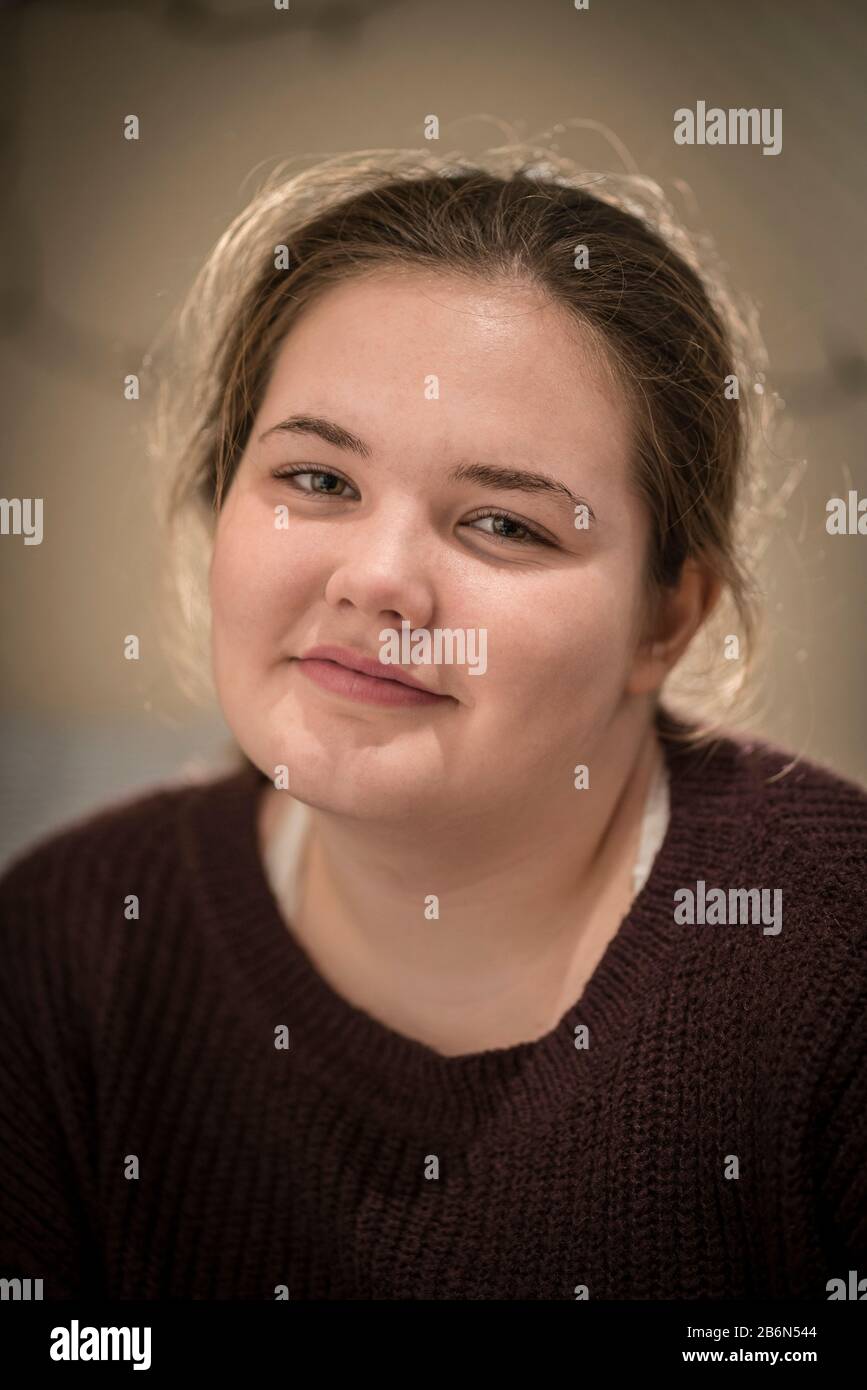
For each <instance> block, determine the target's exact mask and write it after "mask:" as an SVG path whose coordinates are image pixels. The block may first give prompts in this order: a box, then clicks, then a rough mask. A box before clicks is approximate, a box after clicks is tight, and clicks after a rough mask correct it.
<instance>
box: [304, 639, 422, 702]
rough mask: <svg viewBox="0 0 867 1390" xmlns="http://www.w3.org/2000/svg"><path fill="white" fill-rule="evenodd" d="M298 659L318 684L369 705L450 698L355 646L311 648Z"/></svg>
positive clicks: (328, 645)
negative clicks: (367, 654)
mask: <svg viewBox="0 0 867 1390" xmlns="http://www.w3.org/2000/svg"><path fill="white" fill-rule="evenodd" d="M294 659H295V660H296V661H297V662H298V664H299V668H300V670H301V671H302V672H303V674H304V675H305V676H307V677H308V678H309V679H310V680H313V681H315V682H316V684H317V685H320V686H323V687H324V688H325V689H327V690H333V691H335V692H336V693H337V694H340V695H346V696H348V697H349V698H350V699H353V700H361V701H363V702H364V703H367V704H377V705H419V704H424V705H429V704H433V703H434V702H437V703H440V702H441V701H443V700H447V699H449V696H447V695H438V694H437V693H436V692H435V691H433V690H428V689H427V687H426V686H424V685H422V683H421V682H420V681H417V680H415V679H414V678H413V677H412V676H409V675H407V674H406V672H405V671H402V670H401V669H400V667H397V666H391V665H387V664H386V663H384V662H381V661H377V659H376V658H375V657H369V656H365V655H364V653H363V652H356V651H353V650H352V648H351V647H339V646H333V645H330V644H325V645H320V646H315V647H310V649H309V650H308V651H306V652H304V654H303V655H302V656H300V657H296V658H294Z"/></svg>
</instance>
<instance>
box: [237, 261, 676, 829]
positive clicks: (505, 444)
mask: <svg viewBox="0 0 867 1390" xmlns="http://www.w3.org/2000/svg"><path fill="white" fill-rule="evenodd" d="M599 368H600V364H599V361H598V357H597V356H596V355H595V354H594V350H593V347H592V345H591V343H590V340H589V339H588V338H585V337H583V336H582V333H581V330H580V329H579V328H577V327H576V325H575V323H574V321H573V320H572V319H571V318H570V317H569V316H567V314H566V312H565V311H564V310H562V309H561V308H559V307H558V306H554V305H552V304H550V303H549V302H547V301H546V300H545V299H544V298H543V297H542V296H541V295H540V294H539V292H538V291H537V290H535V289H534V288H532V287H529V286H527V287H515V286H508V287H506V288H492V287H489V286H485V285H482V284H473V283H470V282H468V281H465V280H462V279H459V278H452V277H451V276H445V275H437V274H428V273H426V272H423V271H414V270H413V271H408V272H402V271H401V272H397V271H386V272H381V273H377V274H376V275H373V276H370V277H369V278H364V279H354V280H351V281H348V282H344V283H343V284H341V285H340V286H338V287H336V288H330V289H329V290H327V291H326V292H324V293H323V294H322V295H321V296H320V297H319V298H317V299H316V300H315V301H314V302H313V303H312V304H311V305H309V306H308V307H307V309H306V310H305V312H304V313H303V315H302V316H301V318H300V319H299V320H296V322H295V324H294V325H293V327H292V329H291V330H290V332H289V334H288V336H287V337H286V339H285V340H284V342H283V344H282V347H281V350H280V352H279V355H278V357H277V358H276V360H275V365H274V369H273V372H272V375H271V377H270V380H269V384H268V387H267V391H266V394H265V397H264V399H263V401H262V405H261V408H260V410H259V413H258V417H257V419H256V421H255V425H254V428H253V429H252V431H251V434H250V438H249V441H248V444H247V448H246V450H245V452H244V454H243V457H242V459H241V461H240V463H239V466H238V469H237V472H236V474H235V476H234V478H233V480H232V483H231V486H230V488H229V491H228V493H227V494H226V495H225V497H224V501H223V506H222V509H221V512H220V514H219V518H218V523H217V527H216V534H215V541H214V547H213V553H212V562H211V570H210V592H211V607H212V655H213V671H214V677H215V682H216V688H217V693H218V697H219V700H220V703H221V706H222V709H223V713H224V715H225V718H226V720H227V723H228V724H229V727H230V728H231V730H232V732H233V734H234V735H235V737H236V739H237V741H238V743H239V744H240V746H241V747H242V748H243V749H244V751H245V753H246V754H247V755H248V757H249V758H250V759H251V760H252V761H253V762H254V763H255V764H256V765H257V766H258V767H260V768H261V769H262V770H263V771H265V772H266V773H267V774H268V776H269V777H271V778H272V779H273V778H274V776H275V769H277V768H279V767H281V766H285V767H287V768H288V774H289V790H290V793H292V794H293V795H295V796H297V797H300V798H301V799H302V800H304V801H306V802H308V803H309V804H311V805H314V806H317V807H320V808H322V809H325V810H330V811H334V812H337V813H342V814H347V815H351V816H356V817H371V818H380V819H389V818H395V819H397V818H400V819H405V818H406V817H408V816H413V815H417V814H426V813H429V812H437V811H439V812H450V813H452V814H454V813H455V811H456V810H459V812H460V814H461V816H464V815H466V816H469V815H478V814H485V812H486V811H487V812H494V811H497V810H499V811H500V813H502V808H503V806H504V805H512V806H514V805H519V804H520V805H523V806H525V807H526V806H527V805H528V803H531V802H532V800H533V799H534V798H544V797H546V795H549V794H552V793H553V794H555V795H562V794H563V789H565V794H566V796H571V795H574V792H573V790H572V775H573V773H572V770H573V768H574V766H575V764H576V763H578V762H588V763H589V762H590V761H591V759H592V756H593V754H594V752H598V751H599V750H600V749H602V748H604V745H605V738H606V734H607V733H608V732H609V731H610V730H611V726H612V721H613V719H614V716H615V714H616V713H617V712H618V710H619V709H620V708H621V706H622V705H623V702H624V701H625V700H628V699H629V698H630V696H631V695H632V694H634V692H635V690H636V689H637V686H638V685H639V684H640V679H641V669H642V668H641V657H640V653H639V646H638V638H639V636H640V614H641V612H642V611H643V603H644V600H645V598H646V592H645V583H644V572H645V556H646V552H647V545H648V521H647V517H646V514H645V512H644V509H643V507H642V505H641V502H640V500H639V499H638V497H637V496H636V495H635V494H634V492H633V490H632V488H631V486H630V419H629V415H628V412H627V408H626V405H625V402H624V401H623V400H622V399H621V398H620V397H619V394H618V392H617V390H616V388H615V387H614V385H613V384H611V383H610V382H608V381H607V380H606V377H605V375H604V373H603V372H601V371H600V370H599ZM290 417H301V418H300V421H299V422H296V426H295V427H294V428H291V429H290V428H276V427H278V426H280V425H281V423H282V422H285V421H287V420H289V418H290ZM312 421H319V422H320V424H319V426H317V427H316V428H314V427H313V425H312V424H311V422H312ZM322 422H328V425H327V426H326V425H323V424H322ZM340 431H343V432H344V434H343V435H341V433H340ZM324 436H329V437H324ZM346 436H351V437H352V439H351V440H350V439H349V438H347V437H346ZM289 470H294V471H293V472H292V473H291V474H290V472H289ZM281 475H282V476H281ZM546 483H547V484H550V486H548V485H546ZM576 521H577V523H578V524H577V525H576ZM419 629H426V630H427V632H428V634H429V650H428V651H427V652H426V651H425V649H424V646H423V643H424V640H425V639H424V637H423V636H421V637H419V636H418V630H419ZM445 630H448V631H449V632H451V633H452V634H456V633H460V632H463V634H464V637H463V639H461V638H460V637H459V636H455V637H452V638H451V639H448V638H445V637H442V638H441V639H440V641H439V643H438V641H437V636H436V635H437V632H438V631H439V632H440V633H444V632H445ZM388 632H394V633H395V634H396V637H395V645H394V646H393V647H392V648H391V652H390V654H391V656H392V657H395V656H396V657H397V664H390V665H385V666H384V667H383V670H384V672H385V673H386V674H391V673H393V672H394V671H395V670H396V669H400V670H401V671H402V672H404V673H405V674H406V675H408V676H409V677H410V678H411V679H413V680H414V681H415V682H416V684H418V685H421V686H423V687H424V688H425V691H426V692H428V693H429V694H430V693H433V695H435V696H437V697H438V698H427V699H425V698H424V697H423V696H422V697H421V698H420V699H418V700H416V699H414V698H413V696H412V693H411V691H410V692H408V687H407V686H406V685H403V686H401V685H400V684H398V685H395V683H394V682H393V681H388V682H383V681H382V680H377V679H374V680H373V681H371V682H370V683H368V682H366V681H365V680H364V678H363V677H361V678H358V677H356V678H353V677H352V676H351V675H349V674H348V672H347V670H346V668H344V667H342V666H341V665H339V664H335V663H334V662H333V661H331V660H326V661H315V660H314V659H312V658H309V659H306V660H305V654H306V653H308V652H310V651H311V649H312V648H314V647H318V646H323V645H328V646H331V647H334V646H336V647H340V648H343V649H349V651H350V652H355V653H360V654H363V655H365V656H367V657H368V658H372V659H373V660H374V661H380V660H387V654H388V648H387V646H386V645H385V644H386V643H387V641H388V638H387V633H388ZM404 632H405V633H406V639H405V640H406V641H407V642H409V643H410V645H409V646H405V647H404V648H403V649H402V650H401V648H400V646H399V642H398V639H399V637H400V635H401V633H404ZM383 634H386V635H385V636H383ZM461 641H463V643H464V645H463V647H462V646H461ZM413 651H415V653H416V655H417V656H421V657H422V658H423V659H422V660H421V661H420V662H414V661H413V660H412V659H411V653H412V652H413ZM482 653H484V660H483V659H482ZM426 657H427V658H430V659H429V660H427V659H425V658H426ZM393 697H394V698H393ZM395 701H397V702H395Z"/></svg>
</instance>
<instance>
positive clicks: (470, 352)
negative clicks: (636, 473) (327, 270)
mask: <svg viewBox="0 0 867 1390" xmlns="http://www.w3.org/2000/svg"><path fill="white" fill-rule="evenodd" d="M575 273H576V274H580V273H581V272H580V271H576V272H575ZM434 401H435V402H436V406H435V415H434V413H433V411H432V402H434ZM290 409H291V410H295V409H303V410H305V411H308V412H310V413H313V412H316V413H322V414H329V415H331V416H333V418H336V419H338V420H339V421H340V423H343V424H345V425H346V426H347V427H348V428H350V429H353V430H355V431H356V432H358V433H359V434H361V435H362V436H364V437H365V438H368V435H369V433H370V432H371V431H372V430H374V431H375V430H382V431H384V432H385V435H387V436H388V437H389V438H393V437H395V436H396V435H397V434H399V433H400V432H401V431H402V430H404V429H405V430H408V431H410V432H413V431H415V430H416V429H418V428H422V429H424V430H425V432H426V433H427V432H430V431H432V430H434V431H435V432H436V435H437V438H438V439H445V438H446V437H451V436H454V437H455V439H456V441H457V440H460V442H463V441H464V439H465V436H466V432H467V431H468V430H469V429H472V430H473V432H474V435H475V439H476V441H477V443H479V442H484V443H485V444H486V445H490V446H492V447H498V446H500V445H502V446H503V447H504V448H506V449H511V450H514V449H518V448H520V449H522V450H524V451H526V450H527V449H529V448H531V447H532V448H533V449H534V451H535V452H536V453H537V454H538V451H539V450H540V449H543V450H544V451H545V452H546V453H547V454H549V455H550V456H552V458H553V457H556V456H562V455H563V453H564V452H565V451H568V452H569V453H570V454H575V453H576V452H577V454H578V455H579V456H581V455H583V456H584V461H585V464H586V466H587V467H588V468H590V467H593V466H594V465H595V467H596V468H601V469H610V468H612V467H617V466H618V465H620V466H622V465H623V463H624V461H625V459H626V457H627V456H628V453H629V450H630V442H631V430H632V419H631V411H630V409H629V405H628V402H627V399H626V396H625V393H624V391H623V389H622V387H621V386H620V385H619V383H618V381H617V379H616V377H615V374H614V371H613V368H612V365H611V360H610V358H609V357H608V355H607V354H606V352H605V350H604V348H603V347H602V345H601V341H600V339H599V338H598V337H597V335H595V334H593V333H591V332H590V331H589V330H588V329H587V328H586V327H585V326H584V325H582V324H581V323H580V322H579V321H578V320H577V319H576V318H575V317H574V315H572V314H571V313H570V312H569V311H568V310H567V309H566V308H565V307H564V306H561V305H559V304H555V303H553V302H552V301H551V299H550V298H549V297H547V296H546V295H545V294H544V293H543V292H542V291H541V290H540V289H539V288H538V287H536V286H534V285H531V284H529V283H526V282H505V281H504V282H502V283H497V284H489V283H486V282H483V281H480V280H476V279H471V278H469V277H463V276H457V275H452V274H445V273H439V272H427V271H424V270H421V269H416V268H400V269H390V268H389V269H385V270H383V269H380V268H378V269H377V270H376V271H375V272H372V273H371V272H367V273H365V274H363V275H358V276H353V277H352V278H351V279H348V280H346V281H343V282H342V283H340V284H338V285H333V286H329V287H328V288H327V289H325V290H323V291H321V292H319V293H318V294H317V295H316V297H315V298H314V299H313V300H312V301H311V302H310V303H309V304H307V305H306V306H305V308H304V309H303V310H302V311H301V313H300V315H299V316H298V318H296V320H295V321H294V323H293V324H292V326H291V328H290V329H289V331H288V333H287V335H286V337H285V339H284V340H283V342H282V344H281V346H280V349H279V351H278V353H277V355H276V358H275V361H274V365H273V368H272V372H271V376H270V379H269V383H268V388H267V391H266V395H265V399H264V401H263V403H262V407H261V409H260V412H259V421H260V424H261V425H262V427H263V428H267V427H268V426H269V425H270V424H272V423H275V422H276V421H277V420H278V419H279V418H281V415H283V414H286V413H288V412H289V410H290ZM338 412H339V413H338ZM365 423H366V424H367V425H368V434H365V428H364V426H365ZM371 442H372V443H374V444H375V443H376V440H375V439H372V440H371Z"/></svg>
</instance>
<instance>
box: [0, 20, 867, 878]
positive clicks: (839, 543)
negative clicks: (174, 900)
mask: <svg viewBox="0 0 867 1390" xmlns="http://www.w3.org/2000/svg"><path fill="white" fill-rule="evenodd" d="M0 24H2V58H0V62H2V82H0V101H2V107H3V113H2V127H0V139H2V145H0V158H2V161H3V180H2V190H3V197H4V204H5V206H4V216H3V219H2V228H0V235H2V242H3V252H4V254H3V258H2V283H0V335H2V336H0V353H2V383H3V392H4V395H5V403H4V409H3V421H4V427H5V428H4V439H3V454H2V457H3V472H2V481H0V495H2V496H3V497H5V498H15V497H19V498H21V497H33V498H35V497H41V498H43V499H44V537H43V541H42V544H40V545H30V546H25V545H24V543H23V538H22V537H21V536H20V535H11V534H7V535H0V621H2V693H0V720H2V731H0V732H2V747H3V754H4V757H3V777H2V789H0V862H2V861H5V860H7V859H8V858H9V857H10V856H11V855H12V854H13V853H14V852H15V851H16V849H18V848H19V847H21V846H24V845H26V844H28V843H29V842H30V841H31V840H33V839H35V838H36V837H38V836H41V835H42V834H44V833H47V832H48V831H50V830H53V829H54V828H55V827H58V826H60V825H61V824H63V823H64V822H65V821H68V820H70V819H72V818H73V817H76V816H78V815H80V814H84V813H85V812H87V811H89V810H90V809H92V808H95V807H98V806H100V805H102V804H104V803H105V802H107V801H109V800H113V799H116V798H117V799H119V798H122V797H126V796H127V795H131V794H133V793H135V792H136V791H137V790H138V789H140V788H145V787H149V786H152V785H153V784H155V783H157V782H162V781H172V780H174V779H175V778H177V777H181V776H188V775H196V774H204V773H206V772H207V770H208V769H210V768H213V767H216V766H218V765H219V764H220V763H221V762H222V761H223V760H224V757H225V750H226V744H227V739H228V731H227V729H226V727H225V725H224V724H223V721H222V719H221V718H220V716H219V712H218V711H217V710H216V709H200V708H195V707H193V705H192V704H191V703H190V702H189V701H188V700H187V699H186V698H185V697H184V696H183V694H182V693H181V692H180V691H179V690H178V689H177V688H176V687H175V685H174V683H173V680H172V676H171V673H170V670H169V668H168V666H167V664H166V662H165V660H164V658H163V656H162V654H161V652H160V647H159V623H160V614H159V596H158V574H157V562H158V556H159V550H158V543H157V535H156V525H155V518H154V508H153V501H152V496H151V486H150V475H149V472H148V468H147V466H146V460H145V435H144V424H143V422H144V419H145V413H146V412H147V411H148V409H149V407H150V402H149V401H148V400H147V399H146V398H145V393H143V395H142V399H140V400H138V401H128V400H125V398H124V389H123V386H124V377H125V376H126V375H127V374H128V373H130V372H140V371H141V370H142V359H143V357H145V356H146V354H147V353H148V351H149V348H150V345H151V344H152V343H153V342H154V340H155V339H156V338H157V337H158V335H159V333H160V331H161V329H162V326H163V325H164V324H165V322H166V319H167V317H168V315H169V314H170V313H172V312H173V311H174V310H175V309H176V307H177V305H178V303H179V302H180V301H181V299H182V298H183V296H184V294H185V293H186V291H187V289H188V288H189V285H190V283H191V281H192V279H193V277H194V275H195V273H196V271H197V269H198V267H199V265H200V264H201V262H202V260H203V259H204V257H205V256H206V254H207V252H208V251H209V249H210V248H211V246H212V245H213V243H214V241H215V240H216V239H217V237H218V236H219V235H220V233H221V232H222V231H223V229H224V228H225V226H226V225H227V223H228V222H229V221H230V219H231V218H232V217H234V216H235V214H236V213H237V212H238V211H240V209H241V208H242V207H243V206H244V204H245V203H246V202H247V201H248V199H249V197H250V196H251V195H252V193H253V191H254V188H255V183H256V173H257V169H258V170H260V171H264V170H265V169H266V168H270V166H271V165H272V164H273V163H275V162H277V161H279V160H281V159H285V158H287V157H290V156H296V155H299V154H304V155H309V156H310V157H311V158H315V157H316V156H317V154H321V155H327V154H331V153H337V152H341V151H345V150H352V149H357V148H372V147H385V146H388V147H393V146H399V147H402V148H408V147H415V148H428V149H429V148H430V146H429V145H427V142H426V141H425V140H424V134H423V129H424V120H425V117H426V116H428V115H430V114H431V113H433V114H435V115H437V116H438V118H439V121H440V143H439V148H440V149H442V150H443V151H445V150H460V151H463V152H465V153H467V154H469V155H473V154H481V153H483V151H484V150H485V149H486V148H488V147H489V146H492V145H499V144H504V143H508V141H509V140H510V139H526V140H534V139H537V138H542V137H549V136H550V132H551V131H552V130H553V129H554V128H555V127H556V126H558V124H559V125H562V126H563V127H564V129H563V130H562V131H560V132H559V133H557V134H556V141H557V146H558V148H559V150H560V151H561V152H562V153H563V154H565V155H568V156H569V157H571V158H575V159H578V160H579V161H580V162H582V164H584V165H586V167H588V168H589V169H595V170H604V169H609V170H614V171H617V172H623V171H624V170H628V169H630V168H634V169H637V170H638V171H639V172H641V173H642V174H645V175H647V176H648V177H649V178H651V179H653V180H656V181H657V182H659V183H660V184H661V185H662V186H663V188H664V190H665V191H666V192H667V193H668V194H669V196H671V197H672V199H673V201H674V202H675V206H676V207H677V208H678V210H679V211H680V212H681V214H682V215H684V218H685V220H687V221H688V225H689V226H690V228H691V229H692V230H696V229H698V230H702V229H704V230H707V231H709V232H710V233H711V234H712V236H713V237H714V240H715V242H716V246H717V249H718V251H719V252H720V254H721V256H722V258H723V260H724V261H725V262H726V264H727V266H728V272H729V275H730V278H731V280H732V282H733V283H734V284H735V286H736V287H738V288H739V289H741V290H742V291H744V292H745V293H746V294H747V295H749V296H750V297H751V298H752V299H753V300H754V301H755V302H756V303H757V305H758V308H759V311H760V327H761V330H762V333H763V336H764V339H765V343H766V346H767V348H768V352H769V359H770V360H769V368H768V373H767V381H766V383H765V385H766V388H767V389H769V390H771V389H773V390H776V391H778V392H779V394H780V395H781V396H782V398H783V399H784V400H785V405H786V408H785V411H784V412H783V414H784V417H785V419H786V421H787V426H786V428H787V435H786V439H785V467H784V470H783V474H782V475H781V476H785V477H786V478H787V479H788V482H787V485H786V488H785V494H786V496H785V498H784V499H783V500H784V506H783V505H782V504H781V522H780V525H779V527H778V528H777V531H776V532H775V534H774V535H773V537H772V538H771V539H770V543H769V547H768V551H767V555H766V571H767V579H768V602H769V614H770V621H769V628H768V634H767V671H768V674H767V680H766V698H765V701H764V709H763V712H762V714H761V717H760V719H759V720H758V721H757V723H756V724H755V726H754V727H755V729H756V732H757V733H758V734H760V735H763V736H766V737H769V738H771V739H772V740H773V741H775V742H777V743H782V744H784V745H787V746H789V747H791V748H792V749H793V750H794V751H797V752H798V753H801V754H803V755H804V756H807V757H811V758H813V759H815V760H818V761H820V762H823V763H825V764H826V765H828V766H831V767H834V768H836V769H837V770H838V771H840V772H841V773H843V774H844V775H845V776H847V777H849V778H851V779H853V780H856V781H860V782H867V740H865V737H864V720H865V710H867V700H865V643H864V637H863V627H864V604H863V595H864V592H865V578H867V538H865V537H863V536H858V535H841V536H831V535H829V534H828V533H827V531H826V529H825V521H826V504H827V502H828V500H829V499H830V498H831V497H834V496H840V497H843V498H846V496H847V493H848V491H849V490H850V489H856V490H857V491H858V495H859V497H863V496H864V495H865V494H867V479H865V468H864V439H865V435H867V365H865V355H867V328H865V316H864V302H865V300H864V290H865V270H864V258H865V245H867V237H865V231H867V196H865V187H864V141H865V126H867V123H865V109H867V90H865V83H864V73H865V70H867V8H865V7H864V5H863V0H851V3H840V0H837V2H836V3H834V2H833V0H832V2H831V3H827V2H826V3H822V4H816V3H815V0H786V3H783V2H782V0H778V3H776V4H771V3H768V0H752V2H751V3H750V4H749V5H746V4H744V5H720V4H719V3H718V0H658V2H657V3H654V2H653V0H616V3H615V0H590V3H589V7H588V8H587V9H586V10H577V9H576V8H575V5H574V3H573V0H527V3H518V0H462V2H461V3H456V2H455V0H441V3H438V4H436V5H431V4H430V3H428V0H291V3H290V4H289V6H288V8H286V9H278V8H275V4H274V0H202V3H190V2H189V0H187V3H172V4H165V3H159V0H140V3H127V4H123V3H115V0H106V2H105V3H85V0H81V2H80V3H61V0H53V3H52V2H51V0H44V2H43V0H30V2H29V3H27V2H24V3H9V2H8V0H7V3H6V4H4V5H3V7H2V14H0ZM699 100H703V101H705V102H706V103H707V105H708V106H720V107H723V108H729V107H759V108H762V107H765V108H771V109H773V108H775V107H780V108H781V109H782V113H783V116H782V136H783V143H782V151H781V153H780V154H778V155H776V156H765V155H763V154H762V150H761V147H760V146H749V145H747V146H698V145H693V146H678V145H676V144H675V143H674V139H673V128H674V121H673V113H674V111H675V110H676V109H677V108H679V107H691V108H693V109H694V108H695V105H696V103H697V102H698V101H699ZM131 113H133V114H135V115H137V116H138V118H139V121H140V128H141V129H140V139H139V140H138V141H128V140H125V139H124V138H123V122H124V118H125V117H126V116H127V115H129V114H131ZM576 118H580V122H581V123H580V124H579V123H575V122H576ZM570 122H572V123H573V124H571V125H570V124H569V123H570ZM605 132H608V134H607V136H606V134H605ZM787 470H788V471H787ZM129 633H136V634H138V635H139V637H140V639H141V660H139V661H127V660H126V659H125V658H124V654H123V639H124V637H125V636H126V635H127V634H129Z"/></svg>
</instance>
